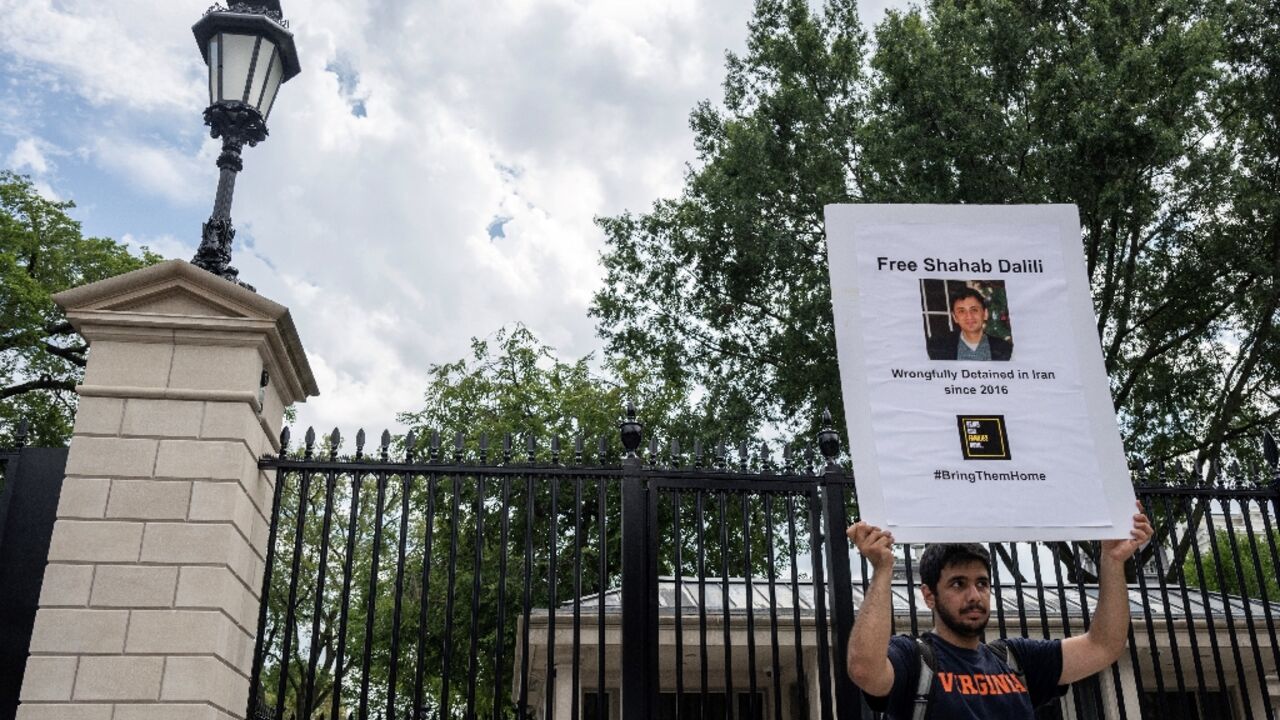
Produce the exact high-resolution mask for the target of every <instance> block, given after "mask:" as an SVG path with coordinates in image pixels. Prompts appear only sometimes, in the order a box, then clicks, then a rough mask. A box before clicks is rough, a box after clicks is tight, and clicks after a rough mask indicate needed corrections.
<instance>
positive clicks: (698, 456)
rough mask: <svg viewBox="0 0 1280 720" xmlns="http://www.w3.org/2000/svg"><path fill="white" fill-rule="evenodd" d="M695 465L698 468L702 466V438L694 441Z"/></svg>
mask: <svg viewBox="0 0 1280 720" xmlns="http://www.w3.org/2000/svg"><path fill="white" fill-rule="evenodd" d="M693 466H694V467H696V468H700V467H702V441H701V440H694V441H693Z"/></svg>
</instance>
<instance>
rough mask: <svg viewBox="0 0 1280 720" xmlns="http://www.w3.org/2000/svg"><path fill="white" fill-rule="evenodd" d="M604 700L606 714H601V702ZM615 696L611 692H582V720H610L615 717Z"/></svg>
mask: <svg viewBox="0 0 1280 720" xmlns="http://www.w3.org/2000/svg"><path fill="white" fill-rule="evenodd" d="M601 699H603V700H604V714H603V715H601V714H600V704H601V703H600V701H601ZM612 701H613V694H612V693H610V692H609V691H607V690H606V691H605V692H603V693H599V692H587V691H585V690H584V691H583V692H582V705H581V710H582V720H609V718H611V717H613V707H612Z"/></svg>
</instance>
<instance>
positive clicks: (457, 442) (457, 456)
mask: <svg viewBox="0 0 1280 720" xmlns="http://www.w3.org/2000/svg"><path fill="white" fill-rule="evenodd" d="M463 439H464V438H463V435H462V433H461V432H456V433H454V434H453V461H454V462H455V463H461V462H462V442H463Z"/></svg>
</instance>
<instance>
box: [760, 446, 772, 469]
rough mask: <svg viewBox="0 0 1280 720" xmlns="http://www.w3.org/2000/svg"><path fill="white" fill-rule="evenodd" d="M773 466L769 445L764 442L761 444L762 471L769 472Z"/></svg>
mask: <svg viewBox="0 0 1280 720" xmlns="http://www.w3.org/2000/svg"><path fill="white" fill-rule="evenodd" d="M771 465H772V463H771V462H770V460H769V443H767V442H764V441H763V440H762V441H761V442H760V469H761V470H763V471H766V472H767V471H769V470H770V469H771V467H770V466H771Z"/></svg>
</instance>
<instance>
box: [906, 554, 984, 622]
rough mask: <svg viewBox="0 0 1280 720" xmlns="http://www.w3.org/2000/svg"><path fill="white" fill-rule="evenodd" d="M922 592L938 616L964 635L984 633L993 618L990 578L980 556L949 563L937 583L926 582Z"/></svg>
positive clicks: (926, 602) (927, 603) (926, 601)
mask: <svg viewBox="0 0 1280 720" xmlns="http://www.w3.org/2000/svg"><path fill="white" fill-rule="evenodd" d="M923 595H924V600H925V604H926V605H928V606H929V607H930V608H931V609H932V610H933V611H934V612H935V613H937V615H938V619H939V620H941V621H942V623H943V624H944V625H946V626H947V627H948V628H949V629H950V630H951V631H952V632H954V633H955V634H957V635H959V636H961V637H966V638H976V637H979V636H981V635H982V632H983V631H984V630H986V628H987V621H988V620H990V619H991V609H990V605H991V578H990V577H989V576H988V575H987V568H986V566H985V565H983V564H982V563H981V562H980V561H978V560H969V561H968V562H962V563H956V564H953V565H948V566H946V567H945V568H943V569H942V576H941V577H940V578H938V587H937V588H935V589H933V590H932V591H930V589H929V587H928V586H924V588H923Z"/></svg>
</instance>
